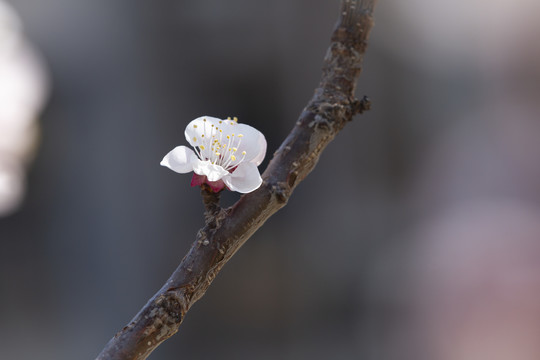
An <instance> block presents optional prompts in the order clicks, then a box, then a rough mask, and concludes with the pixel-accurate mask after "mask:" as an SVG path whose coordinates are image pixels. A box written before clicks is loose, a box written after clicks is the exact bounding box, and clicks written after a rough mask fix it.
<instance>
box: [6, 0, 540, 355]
mask: <svg viewBox="0 0 540 360" xmlns="http://www.w3.org/2000/svg"><path fill="white" fill-rule="evenodd" d="M8 3H9V4H11V5H12V6H13V8H14V9H15V10H16V11H17V13H18V14H19V16H20V19H21V21H22V24H23V27H24V33H25V36H26V37H27V38H28V39H29V41H30V42H31V43H32V44H33V45H34V46H35V48H36V49H37V51H38V53H39V54H41V55H40V57H41V58H43V59H44V64H45V69H46V72H45V74H46V75H43V78H42V80H43V79H48V80H47V81H45V80H44V83H45V84H48V85H44V83H43V82H42V83H41V85H40V86H44V87H43V88H42V90H40V91H43V92H44V93H47V94H48V95H47V97H46V99H47V100H46V106H45V107H44V109H43V111H42V112H41V114H40V115H39V116H38V117H37V118H38V119H39V120H38V122H37V123H36V124H39V132H38V134H39V135H38V136H37V137H36V136H35V133H33V132H32V134H33V135H29V136H33V137H32V138H31V139H32V140H31V142H32V144H34V146H26V145H25V147H24V148H25V149H26V151H27V153H26V155H24V156H22V155H21V157H22V158H24V161H23V160H21V163H22V164H23V165H22V168H23V169H26V175H25V176H21V177H20V179H21V180H20V183H19V185H18V186H20V188H23V189H26V190H25V195H24V200H22V203H21V204H20V205H19V206H18V207H17V208H16V209H13V210H11V211H6V212H5V213H4V215H3V217H2V218H0V245H1V248H0V249H1V250H0V358H1V359H44V360H46V359H55V360H61V359H92V358H94V357H95V356H96V355H97V354H98V353H99V352H100V351H101V349H102V347H103V346H104V344H105V343H106V342H107V341H108V340H109V338H110V337H112V336H113V335H114V333H115V332H116V331H117V330H119V329H120V328H121V327H123V326H124V325H125V324H126V323H127V322H128V321H129V320H130V319H131V318H132V317H133V316H134V315H135V313H136V312H137V311H138V310H139V309H140V308H141V306H142V305H143V304H144V303H145V302H146V301H147V300H148V299H149V298H150V297H151V296H152V295H153V293H154V292H155V291H156V290H158V289H159V288H160V287H161V285H162V283H163V282H164V281H165V280H166V279H167V277H168V276H169V275H170V273H171V272H172V271H173V270H174V269H175V268H176V266H177V264H178V263H179V261H180V260H181V258H182V257H183V256H184V254H185V253H186V251H187V250H188V248H189V246H190V244H191V243H192V241H193V240H194V238H195V234H196V232H197V230H198V229H199V228H200V227H201V225H202V224H203V215H202V211H203V207H202V204H201V201H200V195H199V191H198V190H197V189H193V188H190V186H189V182H190V176H187V175H184V176H182V175H179V174H176V173H173V172H172V171H170V170H168V169H166V168H163V167H160V166H159V162H160V160H161V158H162V157H163V156H164V155H165V154H166V153H167V152H168V151H169V150H171V149H172V148H173V147H175V146H177V145H180V144H184V143H185V140H184V136H183V131H184V127H185V125H186V124H187V123H188V122H189V121H190V120H192V119H193V118H195V117H198V116H200V115H212V116H218V117H226V116H238V117H239V119H240V121H241V122H245V123H248V124H250V125H253V126H255V127H256V128H258V129H260V130H261V131H262V132H263V133H264V134H265V135H266V137H267V140H268V157H270V156H271V154H272V153H273V151H274V150H275V149H277V147H278V146H279V144H280V143H281V141H282V140H283V139H284V137H285V136H286V135H287V134H288V132H289V131H290V129H291V128H292V126H293V125H294V122H295V120H296V118H297V116H298V115H299V114H300V112H301V110H302V108H303V107H304V105H305V104H306V102H307V101H308V100H309V98H310V97H311V95H312V93H313V89H314V88H315V86H316V85H317V83H318V80H319V77H320V67H321V64H322V59H323V57H324V54H325V52H326V49H327V46H328V43H329V36H330V33H331V31H332V28H333V26H334V24H335V21H336V19H337V14H338V10H339V2H338V1H337V0H335V1H323V0H316V1H315V0H298V1H290V0H276V1H271V2H269V1H265V2H263V1H248V0H230V1H227V2H223V1H217V0H199V1H179V0H177V1H153V2H152V1H138V0H129V1H128V0H117V1H108V0H92V1H88V0H86V1H84V0H39V1H35V0H9V1H8ZM539 13H540V3H539V2H538V1H536V0H496V1H493V0H492V1H487V0H469V1H465V0H458V1H452V2H442V1H430V0H411V1H406V2H405V1H397V0H389V1H384V0H380V1H379V4H378V7H377V9H376V26H375V28H374V30H373V32H372V37H371V40H370V45H369V49H368V53H367V56H366V59H365V63H364V65H365V66H364V73H363V75H362V77H361V79H360V82H359V86H358V95H359V96H360V95H364V94H367V95H369V96H370V98H371V99H372V100H373V102H374V105H373V109H372V110H371V111H370V112H368V113H366V114H365V115H362V116H360V117H358V118H357V119H356V120H355V121H353V122H352V123H351V124H349V125H348V126H347V127H346V128H345V130H344V131H343V132H342V133H341V134H340V135H339V136H338V137H337V138H336V140H335V142H333V143H332V144H331V145H330V146H329V147H328V149H327V150H326V151H325V152H324V154H323V156H322V158H321V160H320V162H319V164H318V166H317V168H316V169H315V171H314V172H313V173H312V174H311V175H310V176H309V177H308V178H307V179H306V180H305V181H304V182H303V183H302V184H301V185H300V186H299V187H298V188H297V190H296V191H295V193H294V195H293V197H292V198H291V200H290V202H289V204H288V206H286V207H285V208H284V209H283V210H281V211H280V212H278V213H277V214H276V215H275V216H274V217H272V218H271V219H270V220H269V221H268V222H267V223H266V224H265V225H264V227H263V228H261V229H260V230H259V231H258V232H257V233H256V234H255V235H254V236H253V238H252V239H251V240H250V241H248V242H247V243H246V245H245V246H244V247H243V248H242V249H241V251H240V252H239V253H238V254H237V255H236V256H235V257H234V258H233V260H232V261H231V262H230V263H229V264H227V266H226V267H225V268H224V269H223V271H222V272H221V273H220V275H219V276H218V277H217V279H216V281H215V282H214V283H213V285H212V286H211V287H210V289H209V290H208V292H207V294H206V296H205V297H204V298H203V299H201V300H200V301H199V302H198V303H197V304H196V305H195V306H194V307H193V308H192V309H191V311H190V312H189V313H188V315H187V317H186V319H185V322H184V324H183V325H182V326H181V328H180V331H179V334H178V335H176V336H175V337H173V338H172V339H170V340H169V341H167V342H166V343H165V344H164V345H162V346H161V347H159V348H158V350H156V351H155V353H154V354H153V355H152V356H151V359H156V360H160V359H161V360H165V359H176V358H189V359H211V358H214V357H218V356H219V357H220V358H222V359H252V358H256V359H263V360H264V359H276V358H277V359H356V358H358V359H374V360H375V359H377V360H378V359H381V360H391V359H416V360H417V359H420V360H424V359H425V360H433V359H437V360H439V359H440V360H463V359H474V360H483V359H490V360H498V359H513V360H529V359H538V358H540V342H539V341H538V339H539V338H540V209H539V204H540V140H539V139H540V86H539V84H540V43H539V41H538V39H539V38H540V25H539V24H540V22H538V21H537V18H538V14H539ZM0 82H2V83H3V84H4V86H5V85H6V84H7V83H8V82H6V80H5V79H0ZM13 86H15V84H13ZM36 86H37V85H36ZM43 89H48V90H43ZM7 134H8V132H7V130H3V129H0V139H2V137H3V138H4V140H6V139H7V138H8V135H7ZM26 141H28V140H26ZM27 145H28V144H27ZM32 149H34V150H32ZM267 162H268V160H266V161H265V162H264V163H263V165H262V169H264V168H265V166H266V164H267ZM18 169H19V168H18ZM25 178H26V180H24V179H25ZM23 182H25V183H26V184H25V185H24V184H23ZM13 186H15V185H13ZM23 186H24V187H23ZM13 189H14V190H13V191H16V190H17V188H15V187H14V188H13ZM236 197H237V195H234V194H228V195H227V196H225V198H224V199H223V201H224V203H225V204H231V203H232V202H233V201H235V199H236Z"/></svg>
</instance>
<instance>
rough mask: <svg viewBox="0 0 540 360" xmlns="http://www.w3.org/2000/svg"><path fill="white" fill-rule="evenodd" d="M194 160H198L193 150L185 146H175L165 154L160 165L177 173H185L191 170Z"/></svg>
mask: <svg viewBox="0 0 540 360" xmlns="http://www.w3.org/2000/svg"><path fill="white" fill-rule="evenodd" d="M196 160H198V157H197V154H195V152H194V151H193V150H191V149H190V148H188V147H185V146H177V147H175V148H174V149H173V150H172V151H171V152H169V153H168V154H167V155H165V157H164V158H163V160H161V163H160V165H161V166H166V167H168V168H169V169H171V170H173V171H176V172H177V173H180V174H185V173H188V172H190V171H193V163H194V162H195V161H196Z"/></svg>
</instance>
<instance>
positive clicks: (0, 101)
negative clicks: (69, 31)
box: [0, 0, 48, 216]
mask: <svg viewBox="0 0 540 360" xmlns="http://www.w3.org/2000/svg"><path fill="white" fill-rule="evenodd" d="M47 90H48V87H47V77H46V74H45V70H44V66H43V62H42V60H41V58H40V57H39V56H38V55H37V53H36V52H35V51H34V50H33V49H32V47H31V46H30V44H29V43H28V42H27V41H26V39H25V38H24V35H23V33H22V26H21V22H20V20H19V18H18V17H17V15H16V14H15V12H14V11H13V9H11V8H10V7H9V6H8V5H7V4H6V3H5V2H3V1H2V0H0V216H2V215H7V214H9V213H11V212H12V211H14V210H15V209H16V208H17V207H18V205H19V204H20V201H21V199H22V196H23V194H24V186H23V183H24V171H23V169H24V166H25V165H26V163H27V161H28V159H29V156H30V155H31V150H32V149H33V147H34V146H33V145H34V143H35V140H36V134H37V123H36V118H37V114H38V113H39V111H40V110H41V108H42V106H43V103H44V100H45V98H46V94H47Z"/></svg>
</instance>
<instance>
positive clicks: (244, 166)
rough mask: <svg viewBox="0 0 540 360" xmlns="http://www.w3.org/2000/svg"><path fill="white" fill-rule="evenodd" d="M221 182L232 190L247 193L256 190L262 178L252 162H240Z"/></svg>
mask: <svg viewBox="0 0 540 360" xmlns="http://www.w3.org/2000/svg"><path fill="white" fill-rule="evenodd" d="M223 182H224V183H225V184H226V185H227V187H228V188H229V189H231V190H232V191H238V192H239V193H243V194H245V193H249V192H252V191H253V190H256V189H258V188H259V186H261V184H262V178H261V175H260V174H259V170H258V169H257V165H255V164H254V163H245V162H244V163H241V164H240V165H238V167H237V168H236V170H235V171H234V172H233V173H232V174H230V175H228V176H225V177H224V178H223Z"/></svg>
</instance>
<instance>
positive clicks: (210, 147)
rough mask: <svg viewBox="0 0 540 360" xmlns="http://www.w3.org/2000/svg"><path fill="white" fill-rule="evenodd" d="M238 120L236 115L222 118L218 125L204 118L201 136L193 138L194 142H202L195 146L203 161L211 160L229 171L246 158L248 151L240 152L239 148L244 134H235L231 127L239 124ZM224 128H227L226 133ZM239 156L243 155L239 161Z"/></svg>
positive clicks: (195, 126)
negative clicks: (225, 118)
mask: <svg viewBox="0 0 540 360" xmlns="http://www.w3.org/2000/svg"><path fill="white" fill-rule="evenodd" d="M237 121H238V119H237V118H236V117H235V118H233V119H231V118H230V117H229V118H227V120H220V121H219V123H218V124H217V125H214V124H210V123H209V122H208V121H206V119H203V131H202V134H201V138H200V139H198V138H197V137H194V138H193V142H196V143H198V144H200V145H197V146H195V152H196V153H197V155H198V156H199V158H200V159H201V160H202V161H210V162H211V163H212V164H214V165H218V166H221V167H222V168H224V169H225V170H227V171H229V170H231V169H233V168H235V167H236V166H238V164H240V163H241V162H242V161H243V160H244V158H245V157H246V152H245V151H242V152H241V153H240V154H238V148H239V147H240V144H241V143H242V138H243V137H244V135H243V134H235V133H233V132H232V129H231V127H234V126H235V125H237ZM193 127H194V128H197V125H193ZM223 129H225V135H224V133H223ZM227 134H228V135H227ZM238 156H242V157H241V158H240V160H238V161H237V159H238Z"/></svg>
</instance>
